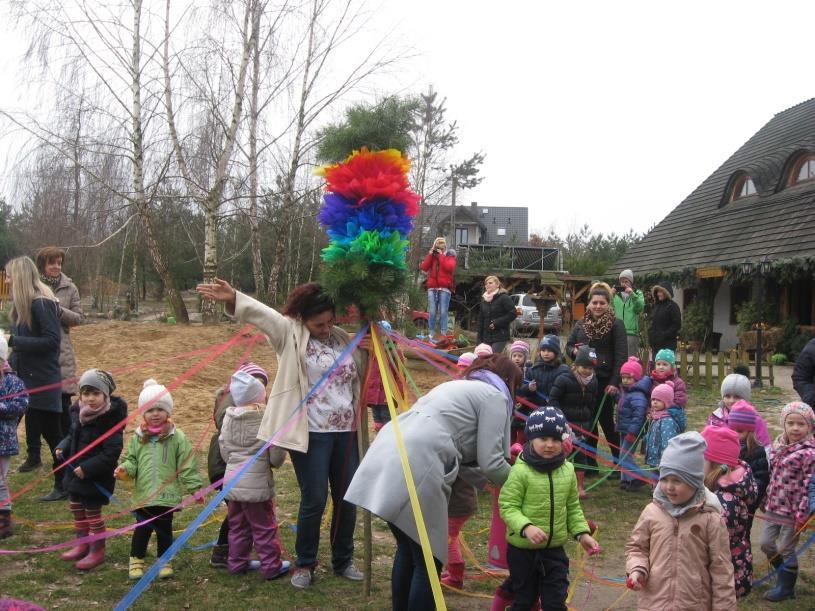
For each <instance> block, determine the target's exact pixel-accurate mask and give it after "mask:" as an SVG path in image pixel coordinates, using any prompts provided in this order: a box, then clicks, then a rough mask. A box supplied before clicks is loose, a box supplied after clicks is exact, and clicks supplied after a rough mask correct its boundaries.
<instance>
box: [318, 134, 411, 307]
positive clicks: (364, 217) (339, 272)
mask: <svg viewBox="0 0 815 611" xmlns="http://www.w3.org/2000/svg"><path fill="white" fill-rule="evenodd" d="M409 169H410V161H409V160H408V159H406V158H405V157H403V156H402V153H400V152H399V151H397V150H396V149H388V150H385V151H376V152H370V151H369V150H368V149H366V148H364V147H363V148H362V149H360V150H359V151H354V152H353V153H351V155H350V156H349V157H348V158H347V159H346V160H345V161H343V162H341V163H337V164H334V165H330V166H325V167H323V168H320V169H319V170H318V171H317V173H318V174H320V175H322V176H324V177H325V179H326V193H325V195H324V196H323V205H322V207H321V208H320V213H319V214H318V216H317V219H318V220H319V221H320V223H321V224H322V225H323V226H324V227H325V229H326V232H327V233H328V238H329V243H328V247H327V248H325V249H323V253H322V259H323V261H324V262H325V270H324V273H323V278H322V284H323V286H324V288H325V289H326V290H327V291H328V292H329V293H330V294H331V295H332V296H333V297H334V300H335V301H336V303H337V306H339V307H340V308H344V307H346V306H348V305H351V304H355V305H357V306H358V307H359V308H360V310H361V311H362V312H363V313H368V312H370V313H372V314H375V313H376V312H377V311H378V310H379V309H380V308H381V307H383V306H386V305H388V303H389V302H391V301H392V300H393V298H394V297H395V296H396V294H397V293H398V291H399V290H400V289H401V288H402V287H403V286H404V283H405V281H406V279H407V265H406V264H405V252H406V251H407V246H408V241H407V236H408V234H409V233H410V231H411V230H412V229H413V217H415V216H416V214H418V212H419V199H420V198H419V195H417V194H416V193H414V192H413V191H412V190H411V188H410V185H409V184H408V179H407V172H408V170H409Z"/></svg>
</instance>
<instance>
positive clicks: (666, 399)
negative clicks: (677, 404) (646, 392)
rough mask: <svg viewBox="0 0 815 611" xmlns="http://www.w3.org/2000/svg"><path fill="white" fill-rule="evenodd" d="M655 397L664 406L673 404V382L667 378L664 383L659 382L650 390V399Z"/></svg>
mask: <svg viewBox="0 0 815 611" xmlns="http://www.w3.org/2000/svg"><path fill="white" fill-rule="evenodd" d="M654 399H657V400H658V401H662V402H663V403H664V404H665V407H666V408H668V407H671V406H672V405H673V404H674V383H673V382H671V381H670V380H668V381H667V382H665V383H664V384H660V385H659V386H657V387H656V388H654V390H652V391H651V400H654Z"/></svg>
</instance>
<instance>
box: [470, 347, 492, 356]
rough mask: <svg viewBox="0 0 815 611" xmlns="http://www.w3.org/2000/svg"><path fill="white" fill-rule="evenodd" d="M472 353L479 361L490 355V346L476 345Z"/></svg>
mask: <svg viewBox="0 0 815 611" xmlns="http://www.w3.org/2000/svg"><path fill="white" fill-rule="evenodd" d="M474 352H475V357H476V358H479V359H480V358H481V357H482V356H489V355H491V354H492V346H490V345H489V344H478V345H477V346H476V347H475V350H474Z"/></svg>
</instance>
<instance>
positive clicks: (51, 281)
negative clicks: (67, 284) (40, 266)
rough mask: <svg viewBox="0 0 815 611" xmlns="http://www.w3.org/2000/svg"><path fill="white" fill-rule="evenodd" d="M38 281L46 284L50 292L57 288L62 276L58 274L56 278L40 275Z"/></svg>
mask: <svg viewBox="0 0 815 611" xmlns="http://www.w3.org/2000/svg"><path fill="white" fill-rule="evenodd" d="M40 280H42V281H43V283H44V284H46V285H47V286H48V287H49V288H50V289H51V290H52V291H55V290H56V288H57V287H58V286H59V281H60V280H62V274H60V275H59V276H57V277H56V278H52V277H51V276H46V275H45V274H40Z"/></svg>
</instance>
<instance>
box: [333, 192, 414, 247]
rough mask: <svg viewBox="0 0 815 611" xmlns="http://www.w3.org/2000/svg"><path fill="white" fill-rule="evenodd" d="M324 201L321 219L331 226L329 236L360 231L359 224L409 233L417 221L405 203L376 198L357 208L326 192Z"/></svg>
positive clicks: (382, 229)
mask: <svg viewBox="0 0 815 611" xmlns="http://www.w3.org/2000/svg"><path fill="white" fill-rule="evenodd" d="M323 202H324V203H323V206H322V208H321V209H320V212H319V214H318V215H317V219H318V220H319V221H320V223H322V224H323V226H325V227H326V228H327V230H328V233H329V237H330V236H331V234H332V233H333V234H336V235H338V236H340V237H346V236H349V235H356V233H357V229H358V228H362V229H363V230H367V231H382V232H387V233H390V232H392V231H397V232H399V233H401V234H402V236H407V234H409V233H410V232H411V230H412V229H413V221H412V219H411V217H410V216H408V215H407V214H406V211H405V210H406V208H405V205H404V204H401V203H394V202H391V201H389V200H376V201H372V202H370V203H368V204H366V205H365V206H362V207H359V208H356V207H353V206H350V205H349V204H348V200H347V199H346V198H344V197H343V196H341V195H337V194H336V193H326V194H325V196H324V197H323Z"/></svg>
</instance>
